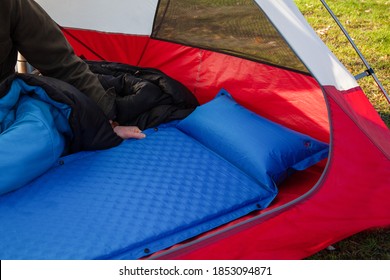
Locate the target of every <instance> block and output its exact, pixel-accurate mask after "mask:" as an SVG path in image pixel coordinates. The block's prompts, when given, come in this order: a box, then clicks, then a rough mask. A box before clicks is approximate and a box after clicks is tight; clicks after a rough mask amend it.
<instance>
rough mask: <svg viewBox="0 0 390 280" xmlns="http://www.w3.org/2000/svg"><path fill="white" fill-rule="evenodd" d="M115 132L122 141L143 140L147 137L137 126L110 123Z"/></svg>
mask: <svg viewBox="0 0 390 280" xmlns="http://www.w3.org/2000/svg"><path fill="white" fill-rule="evenodd" d="M110 124H111V126H112V129H113V130H114V132H115V133H116V134H117V135H118V136H119V137H120V138H122V139H130V138H134V139H142V138H145V137H146V135H145V134H144V133H142V131H141V130H140V129H139V128H138V127H137V126H122V125H119V124H118V123H116V122H113V121H110Z"/></svg>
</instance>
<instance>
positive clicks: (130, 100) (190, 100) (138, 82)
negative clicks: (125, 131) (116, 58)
mask: <svg viewBox="0 0 390 280" xmlns="http://www.w3.org/2000/svg"><path fill="white" fill-rule="evenodd" d="M87 63H88V64H89V67H90V69H91V71H92V72H94V73H95V74H97V75H98V78H99V80H100V82H101V83H102V85H103V87H104V88H105V89H106V90H107V91H108V92H114V94H115V95H116V102H115V103H116V119H115V120H116V121H117V122H118V123H119V124H121V125H135V126H138V127H139V128H140V129H141V130H144V129H146V128H150V127H154V126H157V125H159V124H161V123H164V122H169V121H173V120H179V119H183V118H185V117H186V116H188V115H189V114H190V113H191V112H192V111H193V110H194V109H195V108H196V107H197V106H198V105H199V103H198V101H197V99H196V98H195V96H194V95H193V94H192V93H191V92H190V91H189V90H188V89H187V88H186V87H185V86H184V85H183V84H181V83H180V82H178V81H177V80H174V79H172V78H170V77H169V76H167V75H166V74H164V73H163V72H161V71H159V70H156V69H152V68H141V67H136V66H130V65H127V64H120V63H113V62H92V61H87Z"/></svg>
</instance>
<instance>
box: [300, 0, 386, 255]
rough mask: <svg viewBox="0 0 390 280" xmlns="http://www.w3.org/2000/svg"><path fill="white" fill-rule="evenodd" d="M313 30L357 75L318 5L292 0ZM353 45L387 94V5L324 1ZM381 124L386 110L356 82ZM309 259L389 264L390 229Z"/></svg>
mask: <svg viewBox="0 0 390 280" xmlns="http://www.w3.org/2000/svg"><path fill="white" fill-rule="evenodd" d="M295 2H296V4H297V5H298V7H299V8H300V9H301V11H302V13H303V14H304V15H305V17H306V18H307V20H308V21H309V23H310V24H311V25H312V27H313V28H314V30H316V32H317V33H318V34H319V36H320V37H321V39H322V40H323V41H324V42H325V43H326V44H327V45H328V47H329V48H330V49H331V50H332V52H333V53H334V54H335V55H336V56H337V57H338V58H339V59H340V61H341V62H342V63H343V64H344V65H345V66H346V67H347V69H348V70H349V71H350V72H351V73H352V74H354V75H357V74H359V73H361V72H363V71H364V70H366V68H365V67H364V64H363V63H362V62H361V60H360V59H359V57H358V55H357V54H356V52H355V51H354V49H353V48H352V47H351V46H350V44H349V43H348V41H347V39H346V38H345V36H344V35H343V34H342V32H341V30H340V29H339V28H338V27H337V25H336V23H335V22H334V21H333V19H332V18H331V16H330V15H329V13H328V12H327V11H326V10H325V8H324V7H323V5H322V3H321V2H320V1H314V0H295ZM326 2H327V4H328V5H329V6H330V8H331V9H332V10H333V12H334V13H335V14H336V15H337V17H338V18H339V20H340V22H341V23H342V24H343V25H344V27H345V28H346V30H347V31H348V33H349V34H350V36H351V37H352V39H353V40H354V42H355V44H356V45H357V46H358V47H359V49H360V51H361V52H362V54H363V55H364V57H365V58H366V60H367V61H368V63H369V64H370V65H371V67H372V68H373V69H374V71H375V73H376V75H377V77H378V78H379V80H380V81H381V83H382V85H383V87H384V88H385V90H386V91H387V92H388V93H389V90H390V67H389V61H390V32H389V30H390V23H389V14H390V1H388V0H343V1H340V0H327V1H326ZM358 82H359V85H360V86H361V87H362V89H363V90H364V92H365V93H366V95H367V97H368V98H369V100H370V101H371V103H372V104H373V106H374V107H375V108H376V110H377V111H378V113H379V114H380V116H381V117H382V119H383V120H384V121H385V123H386V124H387V125H388V126H390V106H389V103H388V102H387V100H386V99H385V97H384V95H383V94H382V92H381V91H380V90H379V89H378V86H377V85H376V83H375V82H374V80H373V79H372V78H371V77H366V78H364V79H361V80H359V81H358ZM334 248H335V250H323V251H321V252H319V253H317V254H315V255H314V256H311V257H310V258H309V259H317V260H318V259H323V260H327V259H330V260H331V259H339V260H340V259H366V260H367V259H368V260H390V228H388V229H373V230H368V231H364V232H362V233H359V234H356V235H354V236H352V237H350V238H348V239H345V240H342V241H340V242H339V243H337V244H335V245H334Z"/></svg>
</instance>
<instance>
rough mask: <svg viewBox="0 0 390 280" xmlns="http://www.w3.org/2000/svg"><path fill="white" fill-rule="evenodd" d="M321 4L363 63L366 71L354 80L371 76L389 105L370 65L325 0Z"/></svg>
mask: <svg viewBox="0 0 390 280" xmlns="http://www.w3.org/2000/svg"><path fill="white" fill-rule="evenodd" d="M320 1H321V3H322V4H323V5H324V7H325V8H326V10H327V11H328V12H329V14H330V15H331V16H332V18H333V19H334V21H335V22H336V23H337V25H338V26H339V27H340V29H341V31H343V33H344V35H345V37H347V39H348V41H349V42H350V43H351V45H352V47H353V48H354V49H355V51H356V53H357V54H358V55H359V57H360V59H361V60H362V61H363V63H364V65H365V66H366V68H367V70H366V71H364V72H363V73H361V74H359V75H356V76H355V79H356V80H359V79H361V78H364V77H367V76H372V77H373V79H374V80H375V82H376V84H377V85H378V87H379V89H380V90H381V91H382V93H383V94H384V96H385V97H386V99H387V102H389V103H390V96H389V94H388V93H387V92H386V90H385V88H384V87H383V85H382V84H381V82H380V81H379V79H378V77H377V76H376V75H375V73H374V70H373V69H372V68H371V66H370V64H369V63H368V62H367V60H366V59H365V58H364V56H363V54H362V53H361V52H360V50H359V49H358V47H357V46H356V44H355V42H354V41H353V39H352V38H351V36H349V34H348V32H347V30H346V29H345V28H344V26H343V25H342V24H341V22H340V21H339V19H338V18H337V16H336V15H335V14H334V13H333V11H332V10H331V8H330V7H329V6H328V4H327V3H326V2H325V0H320Z"/></svg>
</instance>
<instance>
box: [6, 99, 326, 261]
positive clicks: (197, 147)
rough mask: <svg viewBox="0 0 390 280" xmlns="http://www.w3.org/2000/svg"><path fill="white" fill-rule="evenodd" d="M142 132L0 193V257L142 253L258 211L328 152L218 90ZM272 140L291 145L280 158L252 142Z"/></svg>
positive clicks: (98, 256) (68, 159)
mask: <svg viewBox="0 0 390 280" xmlns="http://www.w3.org/2000/svg"><path fill="white" fill-rule="evenodd" d="M220 108H221V110H220ZM226 110H228V111H229V114H228V115H226V114H225V113H226V112H227V111H226ZM263 129H267V130H266V132H264V130H263ZM145 133H146V135H147V136H146V138H144V139H142V140H127V141H124V142H122V143H121V144H120V145H118V146H117V147H114V148H111V149H108V150H101V151H95V152H79V153H75V154H73V155H70V156H66V157H62V158H61V159H60V160H59V161H58V163H57V165H56V166H55V167H53V168H51V169H50V170H49V171H48V172H46V173H45V174H44V175H42V176H40V177H39V178H37V179H36V180H34V181H32V182H31V183H29V184H27V185H26V186H25V187H23V188H20V189H18V190H16V191H14V192H11V193H8V194H6V195H3V196H0V224H1V225H2V226H1V228H0V259H137V258H141V257H145V256H147V255H149V254H151V253H154V252H156V251H159V250H161V249H164V248H167V247H169V246H172V245H174V244H177V243H178V242H181V241H184V240H186V239H188V238H191V237H194V236H196V235H198V234H200V233H204V232H206V231H208V230H210V229H212V228H215V227H217V226H220V225H222V224H224V223H227V222H229V221H232V220H234V219H236V218H238V217H241V216H243V215H246V214H247V213H249V212H251V211H254V210H257V209H263V208H265V207H267V206H268V205H269V204H270V203H271V202H272V200H273V199H274V198H275V196H276V194H277V182H280V181H281V180H283V178H284V177H285V176H287V175H286V174H287V173H289V172H288V169H294V168H298V169H299V168H303V167H304V165H306V166H310V165H311V164H314V163H315V162H317V161H318V160H321V159H322V158H324V157H326V156H327V151H328V147H327V145H326V144H325V143H321V142H318V141H316V140H315V139H312V138H310V137H308V136H306V135H302V134H299V133H296V132H293V131H291V130H288V129H285V128H283V127H281V126H279V125H277V124H274V123H269V122H268V121H267V120H265V119H263V118H261V117H259V116H257V115H255V114H253V113H251V112H249V111H248V110H246V109H244V108H243V107H241V106H240V105H238V104H237V103H236V102H234V100H233V99H232V98H230V97H229V96H228V95H226V94H225V95H221V96H218V97H217V98H215V99H214V100H212V101H211V102H209V103H207V104H204V105H202V106H200V107H198V108H197V109H196V110H195V111H194V112H193V113H192V114H191V115H190V116H189V117H187V118H186V119H184V120H182V121H180V122H173V123H169V124H166V125H160V126H159V127H156V128H151V129H148V130H146V131H145ZM262 135H263V136H262ZM264 135H267V137H264ZM273 135H276V138H275V139H276V140H275V143H277V145H279V144H280V143H283V140H282V139H279V140H277V138H278V137H279V138H284V137H287V136H288V137H290V138H289V140H288V142H291V143H292V142H294V143H293V144H290V146H289V147H288V148H287V150H286V151H285V152H289V153H290V154H289V155H288V156H287V158H288V159H286V158H283V157H284V156H283V155H284V153H285V152H282V154H280V152H279V154H278V152H277V151H276V150H278V148H277V147H275V145H271V146H272V147H267V146H266V145H265V144H264V143H262V141H264V139H265V138H269V137H273ZM256 138H258V139H259V141H255V139H256ZM271 142H272V141H271ZM271 144H272V143H271ZM292 147H293V148H294V150H295V152H294V151H293V152H291V151H288V150H290V149H291V148H292ZM264 149H265V150H266V152H264ZM282 149H283V147H282ZM235 151H238V152H235ZM270 153H273V154H272V155H271V156H270V155H269V154H270ZM280 155H282V158H281V157H280ZM264 156H265V157H264ZM260 157H264V158H262V159H260ZM264 161H265V162H266V163H265V164H263V162H264Z"/></svg>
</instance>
